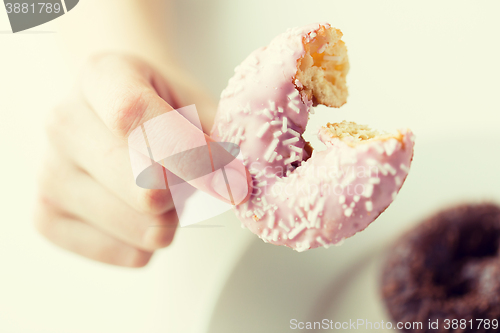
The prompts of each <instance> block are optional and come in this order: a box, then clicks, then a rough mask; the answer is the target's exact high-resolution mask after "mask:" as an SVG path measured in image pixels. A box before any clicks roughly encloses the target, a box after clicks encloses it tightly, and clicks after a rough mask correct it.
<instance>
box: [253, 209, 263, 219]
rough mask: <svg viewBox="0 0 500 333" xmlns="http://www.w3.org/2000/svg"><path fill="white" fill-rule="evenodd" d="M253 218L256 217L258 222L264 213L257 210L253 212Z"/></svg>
mask: <svg viewBox="0 0 500 333" xmlns="http://www.w3.org/2000/svg"><path fill="white" fill-rule="evenodd" d="M255 216H257V218H258V219H259V220H260V219H261V218H262V216H264V212H263V211H262V210H261V209H259V208H257V209H256V210H255Z"/></svg>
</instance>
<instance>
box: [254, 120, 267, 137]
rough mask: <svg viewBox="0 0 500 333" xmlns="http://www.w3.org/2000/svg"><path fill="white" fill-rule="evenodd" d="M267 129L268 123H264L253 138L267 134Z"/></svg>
mask: <svg viewBox="0 0 500 333" xmlns="http://www.w3.org/2000/svg"><path fill="white" fill-rule="evenodd" d="M268 129H269V123H264V125H262V126H261V127H260V128H259V130H258V131H257V133H256V134H255V136H256V137H258V138H262V136H263V135H264V133H266V132H267V130H268Z"/></svg>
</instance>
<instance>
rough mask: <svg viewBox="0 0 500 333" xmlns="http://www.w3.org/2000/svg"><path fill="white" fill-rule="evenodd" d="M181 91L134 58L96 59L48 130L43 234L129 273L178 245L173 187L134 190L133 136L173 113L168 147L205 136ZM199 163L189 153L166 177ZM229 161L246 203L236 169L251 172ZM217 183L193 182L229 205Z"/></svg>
mask: <svg viewBox="0 0 500 333" xmlns="http://www.w3.org/2000/svg"><path fill="white" fill-rule="evenodd" d="M180 90H182V88H179V89H178V90H176V88H175V86H173V85H169V83H167V81H166V80H165V79H164V78H163V77H162V76H161V74H160V73H158V72H157V71H156V70H154V69H153V68H152V67H151V66H149V65H148V64H146V63H144V62H142V61H141V60H138V59H136V58H131V57H126V56H119V55H101V56H98V57H95V58H93V59H92V61H90V63H89V64H88V66H87V67H86V68H85V70H84V75H83V77H82V80H81V84H80V85H79V87H78V89H77V92H76V93H75V94H74V96H72V97H71V98H70V99H69V100H68V101H67V102H65V103H64V104H62V105H60V106H59V107H57V108H55V110H54V111H53V112H52V114H51V117H50V120H49V122H48V125H47V133H48V138H49V143H50V145H49V152H48V154H47V156H46V158H45V162H44V164H43V168H42V171H41V174H40V177H39V200H38V205H37V210H36V214H35V225H36V227H37V229H38V230H39V231H40V233H41V234H42V235H44V236H45V237H47V238H48V239H49V240H51V241H52V242H54V243H55V244H57V245H59V246H61V247H63V248H65V249H67V250H70V251H73V252H76V253H78V254H80V255H83V256H85V257H88V258H91V259H94V260H97V261H101V262H105V263H109V264H114V265H120V266H129V267H142V266H144V265H146V264H147V263H148V261H149V260H150V258H151V256H152V254H153V252H154V251H155V250H158V249H160V248H163V247H166V246H168V245H169V244H170V243H171V242H172V239H173V237H174V234H175V230H176V227H177V221H178V218H177V214H176V211H175V209H174V204H173V201H172V197H171V194H170V191H169V190H168V189H166V190H165V189H143V188H140V187H139V186H137V185H136V183H135V180H134V177H133V174H132V170H131V162H130V159H129V147H128V146H127V138H128V137H129V135H130V133H132V131H133V130H134V129H136V128H137V127H138V126H140V125H141V124H143V123H144V122H146V121H147V120H150V119H152V118H155V117H156V116H159V115H161V114H165V113H167V112H172V114H171V115H172V116H173V117H171V118H169V119H171V121H170V122H169V123H168V124H166V126H167V128H164V129H162V130H164V133H167V134H166V135H164V137H163V138H162V140H163V141H162V142H164V144H165V146H166V147H167V150H168V147H175V149H179V146H181V148H182V147H189V145H190V142H191V143H192V141H193V140H194V139H193V138H195V137H198V138H199V136H200V132H201V131H200V130H198V129H197V128H196V127H195V126H194V125H192V124H191V123H189V122H188V121H187V120H186V119H185V118H183V117H182V116H180V114H179V113H177V112H176V111H175V110H174V108H178V107H181V106H185V105H180V102H179V96H182V95H183V94H184V95H185V93H186V92H185V91H180ZM199 111H202V110H199ZM169 115H170V114H169ZM201 118H202V121H203V117H201ZM205 138H206V140H207V141H210V140H211V139H210V138H209V137H208V136H206V135H205ZM172 149H174V148H172ZM181 150H182V149H181ZM195 158H196V156H192V157H189V156H188V157H187V158H186V159H183V160H182V161H180V163H176V165H174V166H172V168H171V167H170V166H169V171H171V172H173V173H174V174H176V175H178V176H180V177H181V178H183V177H184V176H185V175H186V170H188V169H189V166H190V165H196V159H195ZM231 164H232V165H233V166H234V168H233V170H232V171H233V172H232V173H228V175H230V174H231V175H232V177H233V178H232V179H229V182H230V183H231V182H233V183H237V184H240V185H241V184H244V186H240V187H239V188H243V187H244V191H243V190H242V191H240V192H238V191H235V193H233V195H234V196H235V198H234V199H235V201H236V202H241V201H242V200H244V199H245V198H247V197H248V196H249V188H250V185H249V184H250V177H249V175H248V174H247V173H244V174H241V172H240V173H237V172H234V170H245V169H244V167H242V165H241V162H239V161H238V160H236V159H235V160H233V162H231ZM231 164H230V165H228V167H229V168H230V167H231ZM245 171H246V170H245ZM188 178H189V177H188ZM205 178H206V177H205ZM230 178H231V177H230ZM184 179H185V178H184ZM217 182H220V179H219V180H216V179H215V177H213V179H211V180H210V179H208V180H207V179H205V180H199V179H198V180H194V181H190V183H191V184H192V185H193V186H195V187H197V188H198V189H201V190H203V191H205V192H207V193H209V194H211V195H213V196H214V197H217V198H219V199H221V200H223V201H226V202H229V200H228V198H225V197H224V196H221V195H220V194H219V193H220V188H221V187H224V188H225V186H226V184H220V183H217ZM231 185H232V183H231ZM231 188H233V187H232V186H231Z"/></svg>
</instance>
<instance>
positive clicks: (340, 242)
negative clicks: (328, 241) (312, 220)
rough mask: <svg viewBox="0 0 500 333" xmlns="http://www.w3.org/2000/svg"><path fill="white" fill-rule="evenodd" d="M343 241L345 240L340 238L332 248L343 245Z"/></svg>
mask: <svg viewBox="0 0 500 333" xmlns="http://www.w3.org/2000/svg"><path fill="white" fill-rule="evenodd" d="M344 240H345V238H342V239H341V240H339V241H338V242H337V243H335V244H334V246H340V245H342V244H344Z"/></svg>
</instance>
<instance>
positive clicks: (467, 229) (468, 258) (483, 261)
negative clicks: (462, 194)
mask: <svg viewBox="0 0 500 333" xmlns="http://www.w3.org/2000/svg"><path fill="white" fill-rule="evenodd" d="M382 296H383V299H384V301H385V304H386V306H387V309H388V311H389V313H390V315H391V317H392V319H393V320H394V321H395V322H422V323H424V325H423V329H407V330H404V331H405V332H498V331H499V329H500V207H499V206H497V205H494V204H468V205H461V206H457V207H452V208H449V209H447V210H444V211H442V212H440V213H438V214H436V215H434V216H432V217H430V218H429V219H427V220H426V221H424V222H422V223H421V224H420V225H418V226H417V227H416V228H414V229H413V230H411V231H409V232H408V233H407V234H406V235H405V236H403V237H401V239H399V240H398V241H397V243H396V244H395V245H394V247H392V248H391V250H390V251H389V253H388V256H387V259H386V262H385V265H384V268H383V275H382ZM446 319H448V320H449V322H450V325H446V321H445V320H446ZM429 320H430V321H431V322H433V323H435V322H436V321H437V320H438V321H439V325H438V327H436V326H434V327H428V325H427V323H428V322H429ZM481 320H482V322H483V323H487V325H486V326H485V325H483V324H482V323H481ZM452 321H455V322H457V323H459V324H460V323H461V324H462V325H461V326H458V327H457V326H455V327H452V326H451V323H452ZM461 321H462V322H461ZM464 322H465V324H464ZM459 328H460V329H459Z"/></svg>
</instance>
